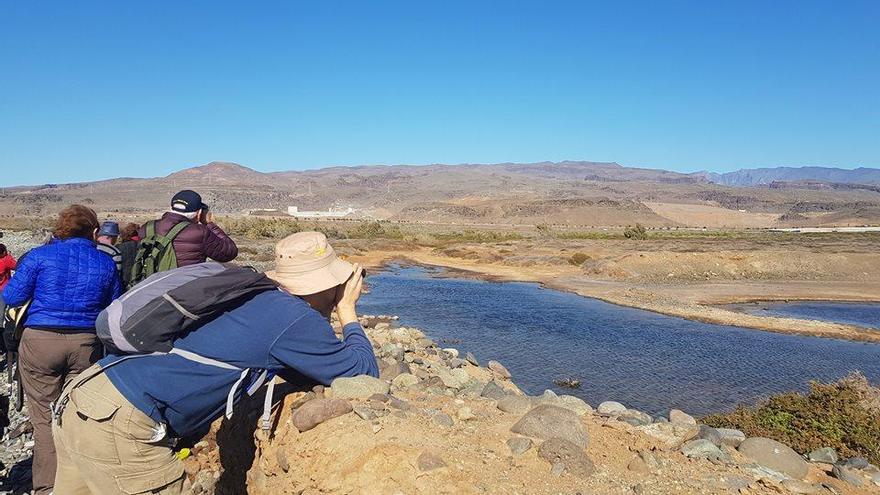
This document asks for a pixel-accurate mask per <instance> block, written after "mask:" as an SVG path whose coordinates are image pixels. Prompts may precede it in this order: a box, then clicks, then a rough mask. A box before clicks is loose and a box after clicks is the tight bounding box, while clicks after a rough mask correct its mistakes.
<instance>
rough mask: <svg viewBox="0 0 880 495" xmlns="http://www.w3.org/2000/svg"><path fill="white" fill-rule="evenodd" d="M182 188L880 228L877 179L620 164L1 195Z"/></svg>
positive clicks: (212, 166) (486, 211)
mask: <svg viewBox="0 0 880 495" xmlns="http://www.w3.org/2000/svg"><path fill="white" fill-rule="evenodd" d="M181 189H195V190H197V191H199V192H200V193H201V194H202V196H203V197H204V198H205V199H206V201H207V202H208V203H209V204H211V207H212V208H213V209H214V211H215V212H217V213H219V214H226V215H247V214H249V213H251V212H255V213H260V214H262V213H266V212H268V213H270V214H271V212H286V211H287V208H288V207H289V206H296V207H298V208H299V209H300V210H301V211H302V210H325V211H326V210H327V209H329V208H336V209H347V208H352V209H353V210H355V213H354V214H353V215H352V218H355V219H387V220H396V221H402V222H417V223H444V224H455V225H467V224H477V225H505V224H507V225H537V224H545V223H546V224H550V225H557V226H567V227H571V228H590V227H605V226H610V227H615V226H616V227H620V226H626V225H632V224H635V223H636V222H639V223H642V224H644V225H648V226H653V227H679V226H695V227H706V226H710V227H770V226H791V225H795V226H798V225H813V226H817V225H864V224H871V225H875V224H880V169H869V168H861V169H856V170H843V169H835V168H823V167H804V168H790V167H780V168H767V169H752V170H741V171H739V172H732V173H726V174H713V173H707V172H699V173H691V174H687V173H679V172H671V171H667V170H656V169H646V168H636V167H625V166H622V165H620V164H617V163H613V162H587V161H564V162H538V163H496V164H460V165H443V164H434V165H424V166H414V165H369V166H359V167H330V168H323V169H318V170H291V171H283V172H268V173H266V172H260V171H257V170H254V169H251V168H248V167H246V166H242V165H239V164H237V163H230V162H211V163H208V164H206V165H202V166H198V167H191V168H186V169H183V170H180V171H178V172H174V173H172V174H169V175H167V176H165V177H154V178H116V179H109V180H104V181H97V182H86V183H78V184H42V185H37V186H18V187H6V188H2V189H0V223H2V222H3V221H4V220H3V219H4V218H6V219H16V221H18V222H21V221H22V219H24V218H28V217H49V216H52V215H54V214H56V213H57V212H58V211H59V210H60V209H61V208H63V207H64V205H68V204H71V203H82V204H86V205H89V206H91V207H92V208H94V209H95V210H97V211H98V212H99V213H100V214H101V215H102V217H111V218H120V217H122V216H131V217H138V218H148V217H150V216H152V215H155V213H156V212H161V211H163V210H164V209H166V208H167V205H168V201H169V198H170V197H171V196H172V195H173V194H174V193H175V192H177V191H179V190H181Z"/></svg>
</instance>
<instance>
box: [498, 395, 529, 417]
mask: <svg viewBox="0 0 880 495" xmlns="http://www.w3.org/2000/svg"><path fill="white" fill-rule="evenodd" d="M531 407H532V401H531V400H529V398H528V397H524V396H522V395H507V396H504V397H502V398H500V399H498V409H501V410H502V411H504V412H506V413H510V414H516V415H517V416H519V415H521V414H525V413H527V412H528V411H529V409H531Z"/></svg>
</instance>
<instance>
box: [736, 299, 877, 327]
mask: <svg viewBox="0 0 880 495" xmlns="http://www.w3.org/2000/svg"><path fill="white" fill-rule="evenodd" d="M729 307H730V308H731V309H733V310H735V311H742V312H745V313H749V314H753V315H758V316H782V317H788V318H803V319H807V320H822V321H833V322H835V323H847V324H850V325H859V326H862V327H868V328H875V329H878V330H880V303H848V302H828V301H797V302H767V303H755V304H731V305H730V306H729Z"/></svg>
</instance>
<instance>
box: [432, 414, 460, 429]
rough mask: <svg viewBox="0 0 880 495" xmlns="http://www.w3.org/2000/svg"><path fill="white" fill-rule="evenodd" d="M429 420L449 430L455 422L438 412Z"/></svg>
mask: <svg viewBox="0 0 880 495" xmlns="http://www.w3.org/2000/svg"><path fill="white" fill-rule="evenodd" d="M431 419H432V420H433V421H434V423H436V424H438V425H440V426H445V427H447V428H451V427H452V426H453V425H455V421H453V420H452V417H450V416H449V415H448V414H446V413H443V412H438V413H436V414H434V415H433V416H432V417H431Z"/></svg>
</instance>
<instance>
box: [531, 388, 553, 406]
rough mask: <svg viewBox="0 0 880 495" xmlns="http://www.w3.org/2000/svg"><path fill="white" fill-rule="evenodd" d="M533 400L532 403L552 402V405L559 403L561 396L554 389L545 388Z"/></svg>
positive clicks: (537, 404)
mask: <svg viewBox="0 0 880 495" xmlns="http://www.w3.org/2000/svg"><path fill="white" fill-rule="evenodd" d="M531 400H532V404H534V405H536V406H540V405H541V404H550V405H551V406H556V405H559V404H558V402H559V396H558V395H556V392H554V391H552V390H544V393H543V394H541V395H539V396H537V397H532V398H531Z"/></svg>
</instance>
